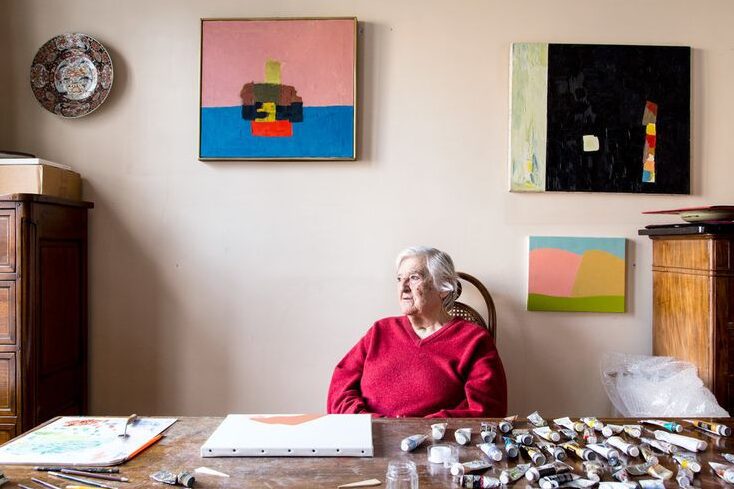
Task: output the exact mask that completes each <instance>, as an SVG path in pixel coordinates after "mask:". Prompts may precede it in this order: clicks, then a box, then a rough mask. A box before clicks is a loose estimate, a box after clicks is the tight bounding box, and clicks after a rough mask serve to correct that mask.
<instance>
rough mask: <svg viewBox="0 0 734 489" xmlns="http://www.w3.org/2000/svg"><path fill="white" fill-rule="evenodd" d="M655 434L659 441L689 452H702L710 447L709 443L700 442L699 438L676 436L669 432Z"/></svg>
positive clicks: (656, 431)
mask: <svg viewBox="0 0 734 489" xmlns="http://www.w3.org/2000/svg"><path fill="white" fill-rule="evenodd" d="M653 434H654V435H655V438H656V439H657V440H662V441H667V442H668V443H672V444H673V445H678V446H679V447H682V448H685V449H686V450H688V451H689V452H702V451H704V450H706V448H707V447H708V446H709V445H708V443H706V442H705V441H703V440H699V439H698V438H692V437H690V436H684V435H676V434H674V433H668V432H667V431H662V430H655V432H654V433H653Z"/></svg>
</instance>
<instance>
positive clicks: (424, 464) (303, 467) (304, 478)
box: [2, 417, 734, 489]
mask: <svg viewBox="0 0 734 489" xmlns="http://www.w3.org/2000/svg"><path fill="white" fill-rule="evenodd" d="M574 419H575V418H574ZM222 420H223V418H214V417H211V418H210V417H197V418H193V417H183V418H179V420H178V421H177V422H176V423H175V424H174V425H173V426H171V427H170V428H169V429H168V431H166V433H165V435H166V436H165V437H164V438H163V439H162V440H161V441H159V442H158V443H157V444H156V445H154V446H152V447H150V448H148V449H147V450H146V451H145V452H143V453H142V454H140V455H139V456H137V457H136V458H134V459H133V460H131V461H129V462H126V463H125V464H123V465H121V466H120V472H121V475H124V476H126V477H129V478H130V479H131V481H130V482H129V483H123V482H119V483H118V482H111V483H109V484H110V485H112V486H115V487H120V488H129V489H133V488H142V487H147V488H156V487H159V488H165V487H173V486H168V485H165V484H161V483H158V482H154V481H153V480H151V479H150V478H149V476H150V474H151V473H153V472H155V471H157V470H168V471H170V472H174V473H177V472H179V471H182V470H188V471H193V470H194V469H196V468H197V467H202V466H206V467H210V468H212V469H215V470H219V471H221V472H224V473H227V474H229V475H230V476H231V477H229V478H221V477H216V476H208V475H199V474H196V475H195V476H196V485H195V486H194V487H198V488H215V487H216V488H235V487H237V488H248V487H258V488H262V487H267V488H275V487H299V488H307V487H331V488H335V487H337V486H338V485H340V484H345V483H349V482H355V481H360V480H364V479H372V478H376V479H379V480H381V481H383V484H382V486H381V487H385V483H384V481H385V470H386V468H387V464H388V461H389V460H392V459H407V460H412V461H414V462H415V463H416V465H417V466H418V474H419V479H420V487H421V489H427V488H443V487H458V486H457V485H456V484H454V483H453V482H452V477H451V475H450V474H449V472H448V470H447V469H444V468H443V467H439V466H436V465H433V464H430V463H428V461H427V460H426V444H424V445H422V446H420V447H419V448H417V449H416V450H415V451H414V452H412V453H404V452H402V451H401V450H400V440H402V439H403V438H405V437H406V436H409V435H412V434H416V433H430V424H431V423H436V422H438V421H442V420H435V419H433V420H426V419H417V418H402V419H375V420H374V422H373V425H372V437H373V443H374V457H370V458H347V457H338V458H337V457H333V458H326V457H324V458H312V457H277V458H276V457H250V458H244V457H243V458H202V457H201V456H200V455H199V449H200V447H201V446H202V445H203V444H204V442H205V441H206V439H207V438H208V437H209V435H211V434H212V432H214V430H215V429H216V428H217V426H219V424H220V423H221V422H222ZM481 421H483V420H481V419H451V420H448V422H449V428H448V430H447V432H446V437H445V438H444V440H443V441H441V442H437V443H452V444H454V437H453V434H454V429H456V428H461V427H471V428H473V437H472V443H471V445H470V446H469V447H461V448H460V451H459V456H460V460H461V461H462V462H465V461H468V460H472V459H476V458H484V456H483V454H482V453H481V452H480V451H479V449H478V448H476V444H477V443H479V442H480V439H479V426H480V422H481ZM484 421H487V420H484ZM494 421H496V420H494ZM548 421H549V422H550V420H548ZM602 421H604V422H605V423H606V422H613V423H615V424H625V423H627V424H637V423H636V422H637V420H631V419H630V420H625V419H618V418H617V419H603V420H602ZM719 421H721V420H719ZM723 422H724V423H725V424H727V425H729V426H734V419H732V418H726V419H725V420H723ZM551 424H552V423H551ZM682 424H683V426H684V428H685V429H684V431H683V433H682V434H684V435H688V436H694V437H697V438H700V439H702V440H705V441H706V442H708V444H709V447H708V449H707V450H706V451H705V452H702V453H700V454H699V456H698V459H699V461H700V462H701V463H702V465H704V468H703V470H702V471H701V473H700V474H698V475H697V476H696V479H695V482H694V485H695V486H696V487H726V486H728V484H726V483H725V482H724V481H723V480H721V479H719V478H718V477H717V476H716V475H715V474H713V472H712V471H711V469H710V468H709V467H708V464H707V463H706V462H707V461H709V460H711V461H719V462H723V463H726V461H725V460H724V459H723V457H722V456H721V452H731V453H734V440H733V439H732V438H733V437H717V436H713V435H707V434H704V433H702V432H700V431H698V430H694V429H693V428H692V427H690V425H689V424H688V423H682ZM516 427H518V428H523V427H527V423H525V422H524V420H523V422H518V423H517V424H516ZM650 428H653V429H655V428H654V427H652V426H651V427H650ZM646 435H647V436H650V437H652V435H651V434H650V433H647V434H646ZM643 436H645V435H643ZM599 438H600V439H601V436H600V437H599ZM429 440H430V438H429ZM631 440H632V441H634V439H631ZM581 444H583V443H581ZM659 458H660V461H661V463H662V465H664V466H665V467H667V468H668V469H671V470H673V472H675V471H676V469H677V466H676V464H675V462H674V461H673V460H672V459H671V458H670V457H669V456H667V455H662V456H660V457H659ZM634 460H636V461H637V463H642V459H641V458H640V459H634ZM518 461H520V462H523V463H524V462H525V459H524V458H523V456H522V455H521V456H520V459H516V460H513V461H511V463H510V465H511V466H514V465H516V464H517V463H518ZM568 461H569V462H570V463H575V464H576V465H577V466H578V467H579V468H580V462H578V461H577V460H575V459H574V458H573V456H570V457H569V459H568ZM506 466H507V460H502V461H501V462H498V463H496V464H495V466H494V467H493V469H492V470H491V471H489V472H488V474H490V475H494V476H497V475H498V474H499V472H500V471H501V470H502V468H504V467H506ZM2 470H3V471H4V472H5V475H6V476H7V477H8V478H9V479H10V480H11V483H10V484H7V485H5V486H3V489H5V488H6V487H17V483H21V484H26V485H28V486H31V487H39V488H40V487H41V486H38V485H36V484H34V483H32V482H30V478H31V477H38V478H40V479H43V480H46V481H49V482H52V483H54V484H55V485H57V486H60V487H65V486H66V484H64V483H61V481H59V480H57V479H52V478H50V477H47V476H46V475H45V474H44V473H42V472H36V471H34V470H33V468H32V467H30V466H19V465H16V466H12V465H6V466H4V467H2ZM579 473H581V472H579ZM643 478H649V477H643ZM603 480H612V479H611V477H610V475H609V474H608V473H607V474H605V476H604V478H603ZM70 484H72V483H70ZM526 485H527V482H526V481H525V479H521V480H520V481H518V482H517V483H516V484H515V486H516V487H525V486H526ZM665 485H666V487H671V488H673V487H678V485H677V484H676V482H675V479H674V478H673V479H671V480H668V481H666V483H665ZM536 487H537V486H536ZM730 487H731V486H730Z"/></svg>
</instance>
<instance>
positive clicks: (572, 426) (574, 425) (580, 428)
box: [553, 416, 586, 433]
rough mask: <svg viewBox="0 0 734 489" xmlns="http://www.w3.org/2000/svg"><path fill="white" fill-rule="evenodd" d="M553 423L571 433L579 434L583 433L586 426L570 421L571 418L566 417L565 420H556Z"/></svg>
mask: <svg viewBox="0 0 734 489" xmlns="http://www.w3.org/2000/svg"><path fill="white" fill-rule="evenodd" d="M553 422H554V423H555V424H557V425H558V426H562V427H564V428H566V429H569V430H572V431H578V432H579V433H581V432H582V431H584V427H585V426H586V425H585V424H584V423H581V422H580V421H572V420H571V418H569V417H568V416H566V417H565V418H556V419H554V420H553Z"/></svg>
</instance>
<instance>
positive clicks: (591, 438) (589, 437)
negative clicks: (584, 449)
mask: <svg viewBox="0 0 734 489" xmlns="http://www.w3.org/2000/svg"><path fill="white" fill-rule="evenodd" d="M597 441H599V440H598V439H597V438H596V435H595V434H594V430H593V429H591V428H589V427H588V426H587V427H586V428H584V443H586V444H587V445H588V444H589V443H596V442H597Z"/></svg>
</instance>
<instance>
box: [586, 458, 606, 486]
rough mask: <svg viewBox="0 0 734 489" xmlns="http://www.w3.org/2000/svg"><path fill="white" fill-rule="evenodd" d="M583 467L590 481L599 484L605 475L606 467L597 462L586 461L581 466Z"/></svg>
mask: <svg viewBox="0 0 734 489" xmlns="http://www.w3.org/2000/svg"><path fill="white" fill-rule="evenodd" d="M581 467H582V468H583V469H584V472H585V473H586V477H587V478H588V479H590V480H596V482H599V481H600V480H601V477H602V475H603V474H604V465H602V463H601V462H597V461H596V460H589V461H586V462H584V463H582V464H581Z"/></svg>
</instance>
